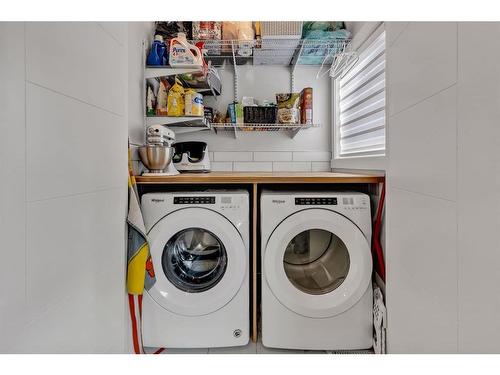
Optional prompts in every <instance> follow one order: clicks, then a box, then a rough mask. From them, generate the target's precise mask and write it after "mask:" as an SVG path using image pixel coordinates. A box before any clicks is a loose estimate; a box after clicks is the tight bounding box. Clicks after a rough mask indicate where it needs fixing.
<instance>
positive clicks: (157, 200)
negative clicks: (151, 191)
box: [151, 198, 165, 203]
mask: <svg viewBox="0 0 500 375" xmlns="http://www.w3.org/2000/svg"><path fill="white" fill-rule="evenodd" d="M151 202H153V203H161V202H165V199H159V198H153V199H151Z"/></svg>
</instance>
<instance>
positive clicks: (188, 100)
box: [184, 89, 204, 116]
mask: <svg viewBox="0 0 500 375" xmlns="http://www.w3.org/2000/svg"><path fill="white" fill-rule="evenodd" d="M203 113H204V112H203V95H201V94H200V93H197V92H196V91H195V90H193V89H187V90H186V92H185V93H184V114H185V115H186V116H203Z"/></svg>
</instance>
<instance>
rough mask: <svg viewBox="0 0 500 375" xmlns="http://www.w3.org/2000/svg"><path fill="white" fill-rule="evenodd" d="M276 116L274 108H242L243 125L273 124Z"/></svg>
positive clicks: (276, 108)
mask: <svg viewBox="0 0 500 375" xmlns="http://www.w3.org/2000/svg"><path fill="white" fill-rule="evenodd" d="M277 115H278V107H276V106H251V107H243V122H244V123H245V124H275V123H276V118H277Z"/></svg>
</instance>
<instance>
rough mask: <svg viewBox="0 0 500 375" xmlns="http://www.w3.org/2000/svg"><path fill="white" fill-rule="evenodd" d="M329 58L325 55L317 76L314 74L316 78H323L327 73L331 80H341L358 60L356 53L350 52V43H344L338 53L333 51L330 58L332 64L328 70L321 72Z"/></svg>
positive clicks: (328, 55)
mask: <svg viewBox="0 0 500 375" xmlns="http://www.w3.org/2000/svg"><path fill="white" fill-rule="evenodd" d="M329 57H330V54H327V55H326V56H325V58H324V59H323V62H322V63H321V66H320V68H319V71H318V74H316V78H319V77H323V76H325V75H326V74H327V73H328V75H329V76H330V77H331V78H334V79H336V78H342V77H344V76H345V75H346V74H347V73H349V71H350V70H351V69H352V68H353V67H354V65H356V63H357V62H358V60H359V55H358V53H357V52H356V51H353V50H351V43H350V42H349V41H346V42H345V43H343V44H342V47H341V50H340V51H338V50H337V51H334V54H333V57H332V64H331V66H330V68H329V69H328V70H326V71H323V67H324V66H325V62H326V61H327V60H328V58H329Z"/></svg>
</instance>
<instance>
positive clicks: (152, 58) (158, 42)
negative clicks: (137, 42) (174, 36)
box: [146, 35, 168, 66]
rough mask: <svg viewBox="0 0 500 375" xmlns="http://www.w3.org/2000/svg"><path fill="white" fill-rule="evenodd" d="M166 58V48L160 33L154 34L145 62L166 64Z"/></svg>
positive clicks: (153, 64) (150, 64) (151, 64)
mask: <svg viewBox="0 0 500 375" xmlns="http://www.w3.org/2000/svg"><path fill="white" fill-rule="evenodd" d="M167 59H168V54H167V49H166V47H165V43H164V42H163V37H162V36H161V35H155V38H154V41H153V45H152V46H151V50H150V51H149V54H148V58H147V61H146V64H147V65H149V66H158V65H166V62H167Z"/></svg>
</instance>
